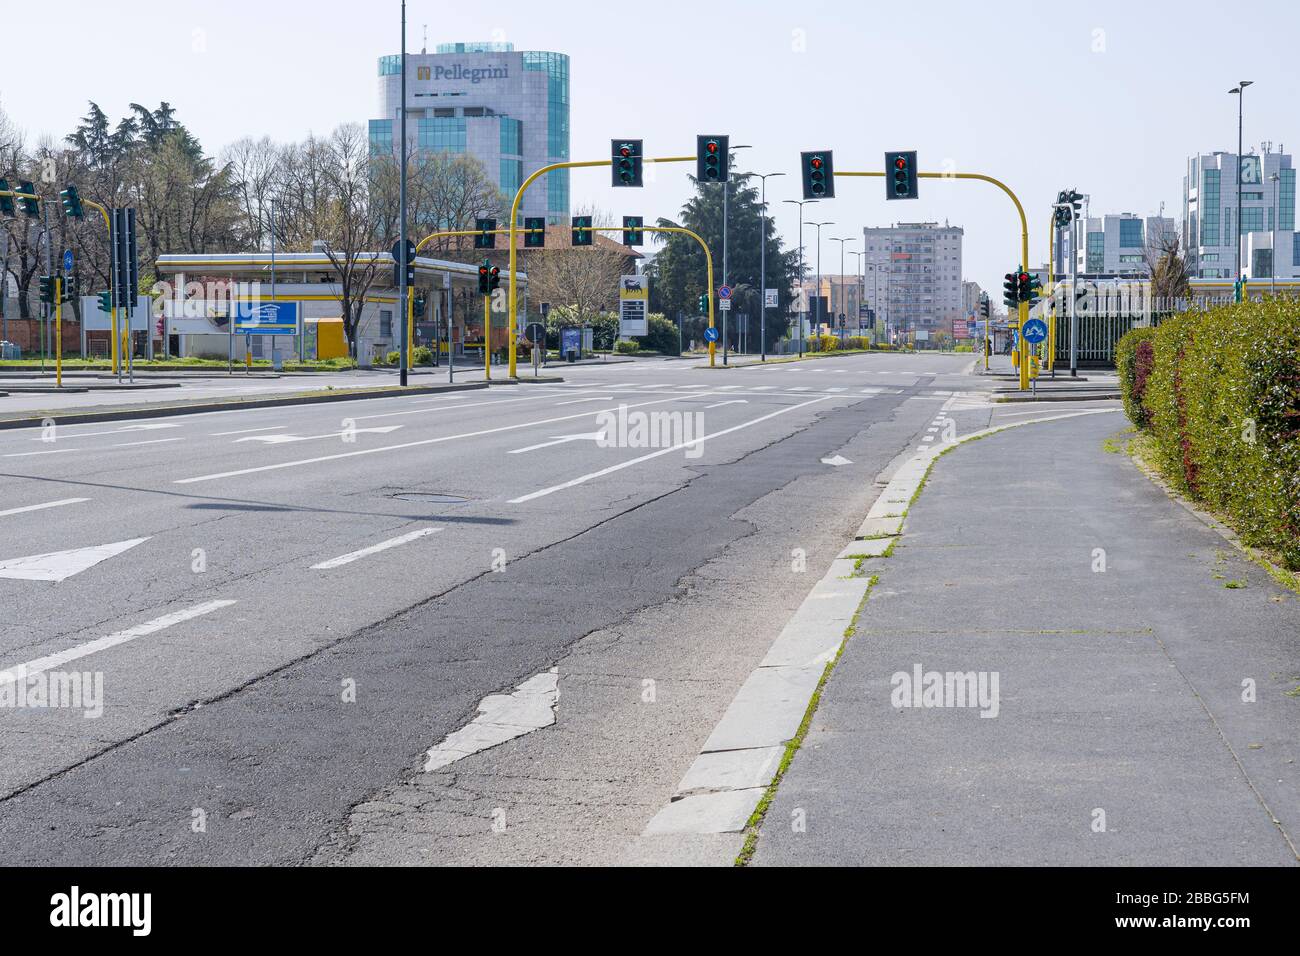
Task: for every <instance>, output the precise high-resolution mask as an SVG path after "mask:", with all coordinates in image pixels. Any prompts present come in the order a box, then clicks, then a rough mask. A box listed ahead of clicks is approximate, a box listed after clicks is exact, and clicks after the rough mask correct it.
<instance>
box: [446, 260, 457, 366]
mask: <svg viewBox="0 0 1300 956" xmlns="http://www.w3.org/2000/svg"><path fill="white" fill-rule="evenodd" d="M446 279H447V384H449V385H450V384H451V383H452V382H454V381H456V343H454V342H453V341H452V340H451V335H452V314H451V312H452V302H451V273H450V272H448V273H447V274H446Z"/></svg>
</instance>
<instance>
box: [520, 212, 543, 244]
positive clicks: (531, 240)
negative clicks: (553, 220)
mask: <svg viewBox="0 0 1300 956" xmlns="http://www.w3.org/2000/svg"><path fill="white" fill-rule="evenodd" d="M524 248H525V249H544V248H546V217H545V216H527V217H525V218H524Z"/></svg>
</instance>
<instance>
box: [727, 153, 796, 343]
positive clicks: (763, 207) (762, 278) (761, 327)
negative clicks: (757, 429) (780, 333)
mask: <svg viewBox="0 0 1300 956" xmlns="http://www.w3.org/2000/svg"><path fill="white" fill-rule="evenodd" d="M784 175H785V173H741V174H740V178H741V179H749V178H750V177H751V176H752V177H754V178H755V179H758V180H759V181H760V182H761V183H762V195H761V198H760V200H759V206H758V209H759V212H760V213H761V214H762V216H763V225H762V228H761V229H760V230H759V233H758V296H759V313H758V350H759V355H760V361H763V362H766V361H767V180H768V178H769V177H772V176H784ZM724 272H725V267H724Z"/></svg>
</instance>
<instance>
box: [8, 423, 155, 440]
mask: <svg viewBox="0 0 1300 956" xmlns="http://www.w3.org/2000/svg"><path fill="white" fill-rule="evenodd" d="M72 427H73V426H72V425H64V426H63V428H61V429H59V437H60V438H97V437H99V436H100V435H120V434H122V432H144V431H156V430H158V429H160V428H180V427H181V426H180V425H177V424H166V423H161V422H146V423H144V424H141V425H123V426H122V427H121V428H110V429H109V430H108V431H106V432H69V431H67V430H66V429H68V428H72ZM30 441H45V439H44V438H40V437H37V438H32V439H30Z"/></svg>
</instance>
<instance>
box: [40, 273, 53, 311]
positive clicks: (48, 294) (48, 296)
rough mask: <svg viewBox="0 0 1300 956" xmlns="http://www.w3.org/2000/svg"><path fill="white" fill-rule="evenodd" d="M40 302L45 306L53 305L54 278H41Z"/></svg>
mask: <svg viewBox="0 0 1300 956" xmlns="http://www.w3.org/2000/svg"><path fill="white" fill-rule="evenodd" d="M40 289H41V301H42V302H44V303H46V304H47V305H53V304H54V276H41V279H40Z"/></svg>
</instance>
